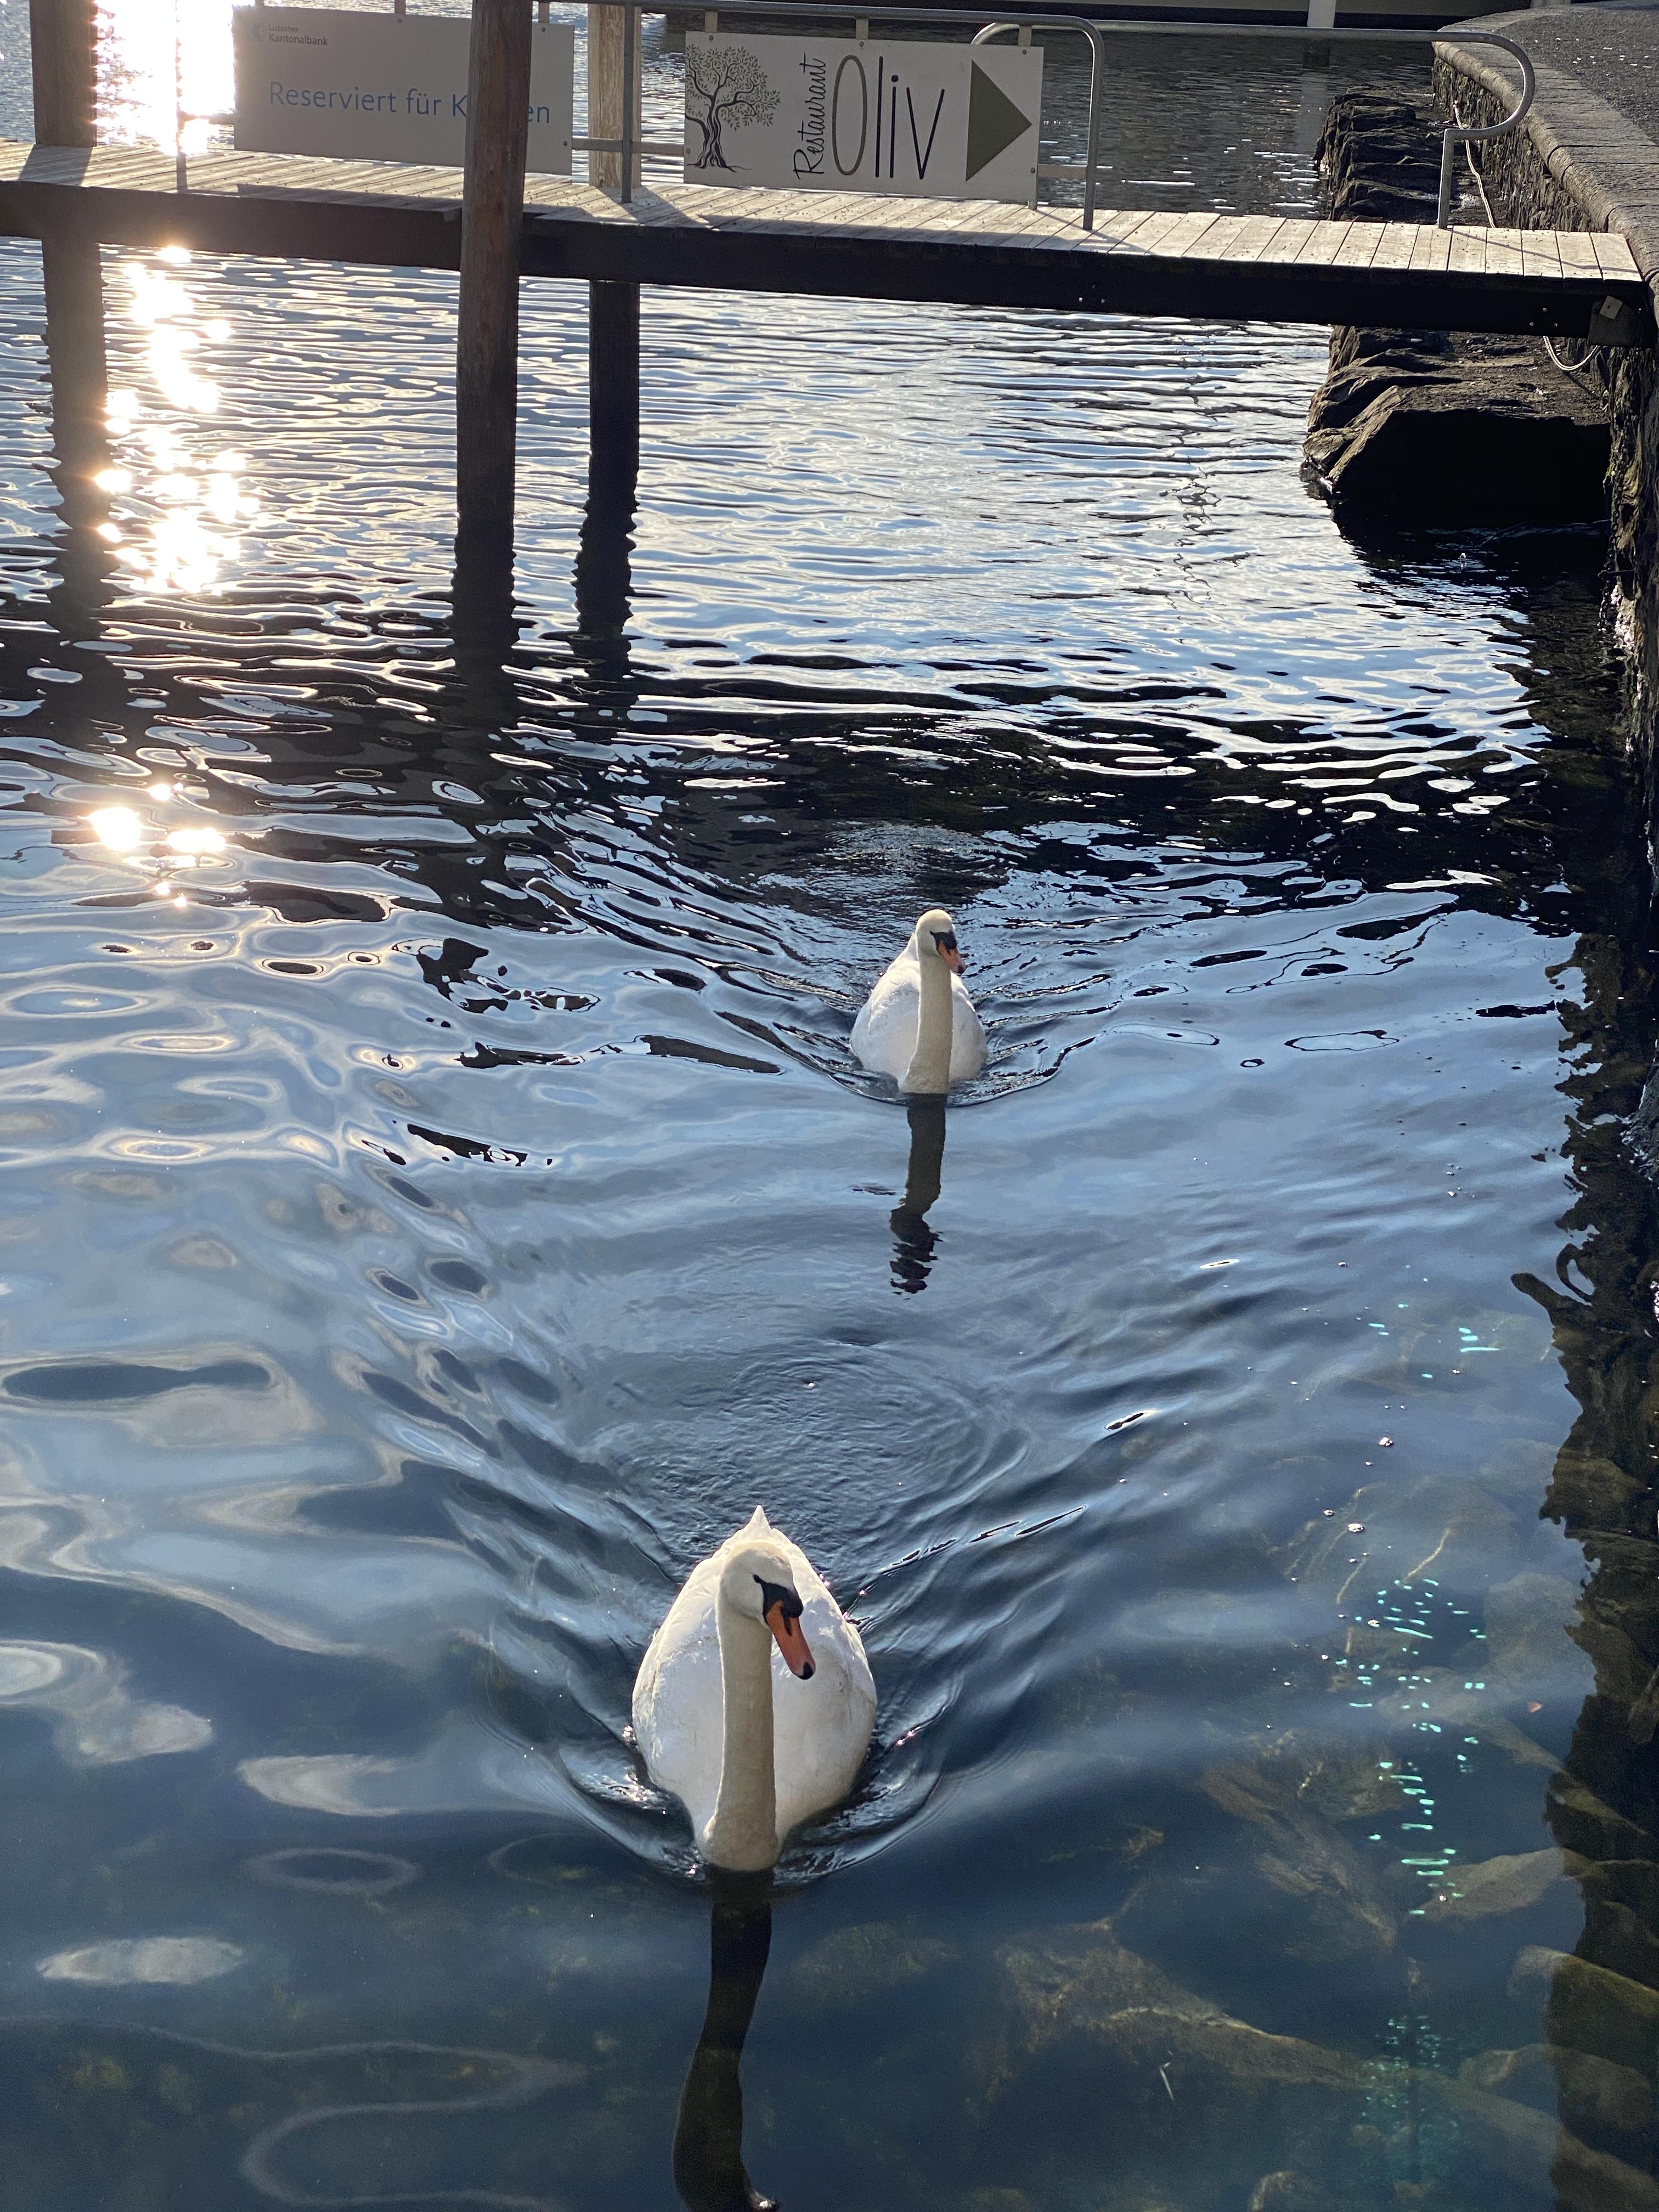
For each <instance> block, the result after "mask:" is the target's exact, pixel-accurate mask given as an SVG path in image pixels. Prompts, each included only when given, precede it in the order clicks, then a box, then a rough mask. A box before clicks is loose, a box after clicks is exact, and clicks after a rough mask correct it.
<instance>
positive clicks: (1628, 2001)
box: [1509, 1944, 1659, 2193]
mask: <svg viewBox="0 0 1659 2212" xmlns="http://www.w3.org/2000/svg"><path fill="white" fill-rule="evenodd" d="M1530 1981H1546V1982H1547V1983H1548V1984H1549V1992H1550V1994H1549V2004H1548V2008H1547V2011H1546V2014H1545V2024H1546V2026H1547V2029H1548V2031H1549V2039H1550V2041H1551V2042H1552V2043H1559V2044H1564V2045H1566V2046H1567V2047H1568V2048H1569V2049H1571V2050H1574V2051H1589V2053H1590V2055H1591V2056H1592V2057H1596V2058H1607V2059H1610V2060H1611V2061H1612V2062H1613V2064H1614V2065H1615V2066H1628V2067H1631V2068H1632V2069H1634V2070H1635V2071H1636V2072H1638V2074H1641V2075H1644V2076H1649V2077H1650V2076H1651V2075H1653V2073H1654V2071H1655V2069H1656V2067H1659V1990H1650V1989H1647V1988H1645V1987H1644V1985H1643V1984H1642V1983H1640V1982H1632V1980H1631V1979H1630V1978H1628V1976H1626V1975H1624V1974H1615V1973H1614V1972H1613V1971H1612V1969H1611V1968H1610V1967H1607V1966H1593V1965H1592V1964H1591V1963H1590V1961H1589V1960H1588V1959H1577V1958H1574V1957H1572V1956H1571V1954H1569V1953H1567V1952H1565V1951H1552V1950H1548V1949H1547V1948H1545V1947H1544V1946H1543V1945H1542V1944H1529V1945H1528V1948H1526V1949H1525V1950H1524V1951H1522V1954H1521V1955H1520V1957H1519V1958H1518V1959H1517V1960H1516V1962H1515V1965H1514V1967H1513V1969H1512V1970H1511V1972H1510V1983H1509V1987H1510V1996H1516V1995H1517V1994H1518V1993H1519V1992H1520V1991H1521V1990H1522V1989H1523V1988H1524V1987H1525V1985H1526V1984H1527V1983H1528V1982H1530ZM1656 2193H1659V2192H1656Z"/></svg>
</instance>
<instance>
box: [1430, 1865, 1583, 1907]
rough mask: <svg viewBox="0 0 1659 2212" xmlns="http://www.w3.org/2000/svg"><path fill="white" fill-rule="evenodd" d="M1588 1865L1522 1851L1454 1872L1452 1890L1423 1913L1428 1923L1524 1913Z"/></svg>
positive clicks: (1444, 1891)
mask: <svg viewBox="0 0 1659 2212" xmlns="http://www.w3.org/2000/svg"><path fill="white" fill-rule="evenodd" d="M1586 1863H1587V1862H1586V1861H1584V1860H1583V1859H1581V1858H1579V1857H1577V1856H1576V1855H1575V1854H1574V1853H1572V1852H1570V1851H1558V1850H1545V1851H1523V1852H1521V1853H1519V1854H1517V1855H1516V1856H1515V1857H1504V1858H1495V1859H1483V1860H1481V1861H1480V1862H1479V1863H1477V1864H1475V1865H1474V1866H1466V1867H1458V1868H1456V1869H1454V1882H1455V1893H1454V1890H1453V1889H1447V1890H1443V1891H1442V1892H1441V1893H1440V1894H1439V1895H1438V1896H1437V1897H1435V1898H1434V1899H1431V1902H1430V1903H1429V1905H1427V1907H1426V1908H1425V1918H1427V1919H1430V1920H1481V1919H1485V1918H1486V1917H1487V1916H1488V1915H1489V1914H1492V1913H1498V1912H1524V1911H1526V1910H1527V1908H1528V1906H1529V1905H1536V1904H1537V1903H1538V1901H1539V1899H1541V1897H1542V1896H1543V1895H1544V1893H1545V1892H1546V1891H1547V1889H1548V1888H1549V1887H1550V1886H1551V1884H1552V1883H1553V1882H1557V1881H1563V1880H1564V1879H1565V1878H1566V1877H1567V1876H1569V1875H1577V1874H1578V1873H1579V1872H1581V1871H1582V1869H1583V1867H1584V1866H1585V1865H1586Z"/></svg>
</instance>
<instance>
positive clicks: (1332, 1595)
mask: <svg viewBox="0 0 1659 2212" xmlns="http://www.w3.org/2000/svg"><path fill="white" fill-rule="evenodd" d="M1351 1521H1358V1522H1364V1533H1363V1534H1360V1535H1358V1536H1352V1535H1350V1534H1349V1533H1348V1528H1347V1524H1348V1522H1351ZM1514 1547H1515V1528H1514V1523H1513V1522H1511V1520H1510V1516H1509V1513H1508V1511H1507V1510H1506V1509H1505V1508H1504V1506H1502V1505H1500V1504H1498V1500H1497V1499H1496V1498H1490V1497H1488V1496H1487V1494H1486V1492H1485V1491H1484V1490H1482V1489H1480V1487H1479V1486H1478V1485H1477V1484H1474V1483H1472V1482H1469V1481H1468V1480H1465V1479H1463V1478H1462V1477H1454V1476H1450V1475H1443V1474H1425V1475H1422V1476H1419V1478H1418V1479H1417V1480H1415V1481H1412V1480H1406V1481H1403V1482H1368V1483H1367V1484H1366V1485H1365V1486H1364V1489H1362V1490H1357V1491H1356V1492H1354V1494H1353V1496H1352V1498H1351V1499H1350V1500H1349V1501H1348V1504H1346V1507H1343V1508H1342V1509H1340V1510H1339V1511H1338V1512H1337V1513H1336V1514H1335V1516H1334V1517H1333V1518H1332V1519H1331V1520H1326V1519H1325V1518H1324V1517H1323V1516H1321V1517H1320V1519H1318V1520H1317V1521H1310V1522H1308V1523H1307V1525H1306V1526H1305V1528H1304V1529H1303V1530H1302V1532H1301V1534H1299V1535H1298V1536H1297V1538H1296V1539H1295V1541H1294V1542H1293V1543H1292V1545H1291V1547H1290V1553H1289V1556H1288V1559H1287V1560H1286V1565H1287V1568H1288V1571H1290V1573H1291V1574H1292V1575H1294V1576H1295V1577H1297V1581H1298V1582H1299V1583H1300V1584H1301V1585H1302V1587H1303V1589H1304V1591H1305V1592H1306V1593H1307V1594H1308V1595H1318V1596H1322V1597H1326V1598H1328V1599H1329V1601H1331V1602H1332V1603H1333V1604H1334V1605H1336V1606H1338V1607H1342V1608H1343V1609H1344V1610H1345V1611H1346V1613H1350V1614H1352V1613H1354V1612H1355V1611H1356V1610H1357V1609H1358V1599H1356V1598H1355V1597H1354V1593H1356V1592H1358V1593H1359V1595H1360V1596H1361V1597H1363V1596H1364V1593H1365V1590H1366V1588H1367V1585H1368V1584H1369V1587H1370V1592H1371V1594H1372V1595H1375V1593H1376V1591H1377V1590H1378V1589H1382V1588H1383V1587H1384V1586H1385V1585H1386V1584H1387V1583H1392V1582H1411V1581H1414V1580H1417V1579H1419V1578H1421V1577H1425V1576H1432V1577H1434V1578H1435V1580H1436V1581H1437V1583H1438V1584H1439V1585H1440V1589H1441V1594H1442V1595H1445V1593H1446V1592H1447V1591H1449V1590H1451V1589H1467V1590H1485V1589H1486V1588H1487V1586H1488V1584H1489V1583H1491V1581H1492V1570H1493V1567H1494V1566H1495V1565H1498V1564H1499V1563H1500V1562H1501V1561H1502V1560H1503V1559H1505V1558H1506V1557H1507V1556H1508V1555H1509V1554H1510V1553H1512V1552H1513V1550H1514ZM1356 1558H1357V1559H1358V1562H1359V1566H1358V1571H1356V1569H1355V1567H1354V1565H1353V1564H1352V1563H1353V1561H1354V1560H1355V1559H1356Z"/></svg>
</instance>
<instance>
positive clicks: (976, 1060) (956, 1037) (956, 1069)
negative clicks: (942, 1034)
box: [951, 975, 986, 1083]
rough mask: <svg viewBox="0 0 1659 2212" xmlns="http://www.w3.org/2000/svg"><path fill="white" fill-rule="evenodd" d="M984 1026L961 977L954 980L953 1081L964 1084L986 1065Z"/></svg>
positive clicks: (952, 1012) (952, 1018)
mask: <svg viewBox="0 0 1659 2212" xmlns="http://www.w3.org/2000/svg"><path fill="white" fill-rule="evenodd" d="M985 1049H986V1048H985V1024H983V1023H982V1022H981V1020H980V1018H979V1013H978V1011H977V1009H976V1008H975V1005H974V1002H973V1000H971V999H970V998H969V995H968V994H967V992H966V991H965V990H964V989H963V986H962V979H961V977H960V976H958V975H952V976H951V1082H952V1083H965V1082H966V1081H967V1080H968V1079H969V1076H970V1075H977V1074H978V1073H979V1072H980V1070H981V1068H982V1067H983V1066H984V1065H985Z"/></svg>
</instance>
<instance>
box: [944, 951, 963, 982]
mask: <svg viewBox="0 0 1659 2212" xmlns="http://www.w3.org/2000/svg"><path fill="white" fill-rule="evenodd" d="M939 958H940V959H941V960H942V961H943V962H944V963H945V966H946V967H947V968H948V969H950V971H951V974H952V975H961V973H962V955H961V953H959V952H958V951H957V950H956V948H955V946H954V945H940V947H939Z"/></svg>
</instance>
